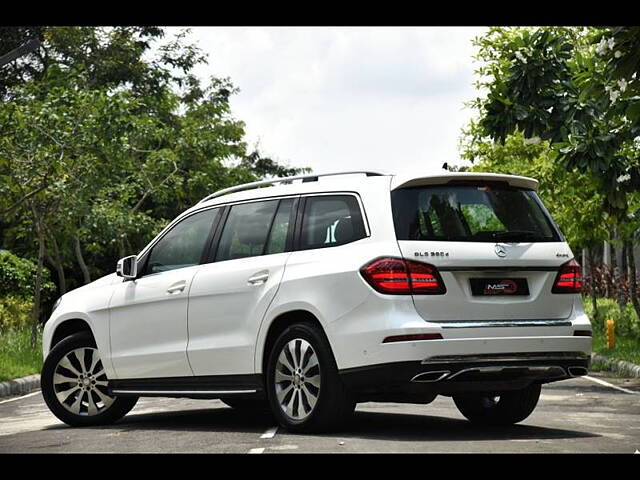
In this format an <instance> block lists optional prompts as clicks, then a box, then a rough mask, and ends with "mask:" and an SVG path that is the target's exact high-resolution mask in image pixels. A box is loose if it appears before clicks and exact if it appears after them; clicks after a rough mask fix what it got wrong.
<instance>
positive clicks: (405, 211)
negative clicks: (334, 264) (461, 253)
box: [391, 184, 561, 242]
mask: <svg viewBox="0 0 640 480" xmlns="http://www.w3.org/2000/svg"><path fill="white" fill-rule="evenodd" d="M391 201H392V207H393V219H394V224H395V229H396V237H397V238H398V240H440V241H443V240H444V241H446V240H449V241H460V242H510V241H511V242H558V241H561V240H560V234H559V232H558V231H557V229H556V228H555V226H554V225H553V223H552V221H551V219H550V218H549V216H548V215H547V213H546V212H545V210H544V209H543V207H542V204H541V202H540V200H539V199H538V196H537V195H536V193H535V192H533V191H532V190H525V189H520V188H514V187H510V186H509V185H506V184H504V185H503V184H498V185H486V184H477V185H443V186H425V187H412V188H401V189H397V190H394V191H393V192H392V193H391Z"/></svg>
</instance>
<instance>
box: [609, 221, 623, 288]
mask: <svg viewBox="0 0 640 480" xmlns="http://www.w3.org/2000/svg"><path fill="white" fill-rule="evenodd" d="M614 239H615V233H613V234H612V235H611V240H614ZM609 272H610V275H609V282H608V283H609V287H608V288H609V295H611V298H615V299H617V298H618V292H619V291H620V289H619V288H618V285H619V283H618V277H619V275H620V272H619V270H618V257H617V255H616V246H615V245H614V244H613V241H612V242H611V270H610V271H609Z"/></svg>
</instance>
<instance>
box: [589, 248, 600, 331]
mask: <svg viewBox="0 0 640 480" xmlns="http://www.w3.org/2000/svg"><path fill="white" fill-rule="evenodd" d="M587 258H588V259H589V275H590V276H591V282H589V284H590V285H591V292H590V293H591V306H592V308H593V321H594V322H595V323H597V321H598V303H597V302H596V271H595V266H594V263H595V262H594V258H593V249H592V248H588V249H587Z"/></svg>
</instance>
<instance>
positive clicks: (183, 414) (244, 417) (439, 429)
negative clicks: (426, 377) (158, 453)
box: [49, 407, 600, 442]
mask: <svg viewBox="0 0 640 480" xmlns="http://www.w3.org/2000/svg"><path fill="white" fill-rule="evenodd" d="M275 424H276V421H275V420H274V418H273V416H272V415H271V414H270V413H269V412H264V411H251V410H249V411H247V410H235V409H232V408H227V407H222V408H209V409H187V410H182V411H161V412H152V413H148V412H145V413H138V414H136V413H135V410H134V411H133V412H132V413H131V414H129V415H127V416H126V417H125V418H123V419H122V420H120V421H119V422H117V423H116V424H114V425H109V426H103V427H96V428H98V429H101V430H110V429H117V430H119V431H127V432H135V431H158V432H161V431H184V432H211V433H215V432H220V433H231V432H244V433H256V434H259V433H261V432H264V430H265V429H267V428H270V427H272V426H274V425H275ZM49 428H50V429H56V428H66V427H65V426H52V427H49ZM278 435H295V436H298V435H296V434H290V433H288V432H285V431H283V430H282V429H280V430H279V432H278ZM303 435H305V436H318V437H336V436H339V437H340V438H354V439H358V438H360V439H369V440H381V441H388V440H392V441H407V442H414V441H423V442H424V441H433V442H438V441H461V442H466V441H482V440H554V439H555V440H557V439H571V438H589V437H599V436H600V435H598V434H594V433H589V432H582V431H576V430H569V429H559V428H550V427H538V426H532V425H523V424H520V425H512V426H507V427H479V426H475V425H473V424H471V423H470V422H468V421H466V420H461V419H457V418H449V417H440V416H433V415H421V414H419V415H416V414H407V413H391V412H370V411H356V413H355V415H354V416H353V418H352V419H351V420H350V421H349V422H348V423H346V424H345V425H344V427H343V428H342V429H340V430H339V431H337V432H334V433H326V434H303Z"/></svg>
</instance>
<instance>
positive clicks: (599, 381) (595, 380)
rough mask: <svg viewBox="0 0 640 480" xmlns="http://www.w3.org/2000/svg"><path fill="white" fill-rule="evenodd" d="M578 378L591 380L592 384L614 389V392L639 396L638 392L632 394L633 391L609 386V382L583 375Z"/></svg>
mask: <svg viewBox="0 0 640 480" xmlns="http://www.w3.org/2000/svg"><path fill="white" fill-rule="evenodd" d="M580 378H585V379H587V380H591V381H592V382H595V383H599V384H600V385H604V386H605V387H611V388H615V389H616V390H620V391H621V392H624V393H631V394H634V395H638V394H640V392H634V391H633V390H628V389H626V388H622V387H618V386H617V385H613V384H611V383H609V382H605V381H604V380H600V379H599V378H593V377H590V376H589V375H584V376H582V377H580Z"/></svg>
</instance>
